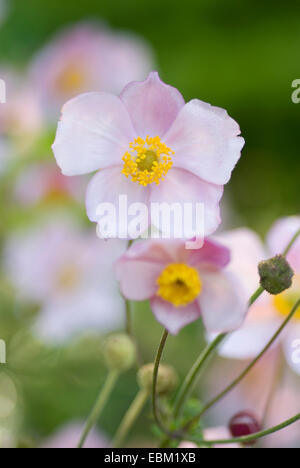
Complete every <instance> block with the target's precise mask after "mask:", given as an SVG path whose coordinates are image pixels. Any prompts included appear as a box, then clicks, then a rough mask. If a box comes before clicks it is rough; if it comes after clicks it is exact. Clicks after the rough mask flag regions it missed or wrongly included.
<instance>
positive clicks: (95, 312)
mask: <svg viewBox="0 0 300 468" xmlns="http://www.w3.org/2000/svg"><path fill="white" fill-rule="evenodd" d="M125 247H126V245H125V244H124V243H123V242H121V241H118V240H112V241H109V242H105V241H101V240H99V239H97V238H96V237H95V236H94V234H93V233H90V232H87V231H84V230H81V229H80V228H79V227H78V225H77V224H75V223H73V222H71V221H70V222H68V221H66V220H64V222H62V220H61V219H59V218H57V219H54V220H52V219H51V220H50V221H48V222H47V223H44V224H42V225H41V226H40V227H36V228H31V229H29V230H26V231H25V230H24V231H21V232H19V233H18V234H15V235H13V236H12V237H11V238H10V240H9V241H8V242H7V245H6V248H5V253H4V261H5V266H6V271H7V274H8V276H9V278H10V280H11V282H12V284H13V285H14V286H15V288H16V289H17V292H18V293H19V295H20V296H21V298H22V299H27V300H31V301H34V302H37V303H39V304H41V311H40V314H39V317H38V319H37V323H36V324H35V330H36V332H37V333H38V334H39V335H40V336H41V337H42V338H44V339H46V340H54V341H60V340H64V339H67V338H69V337H71V336H72V335H74V334H78V333H80V332H83V331H85V330H90V331H92V330H98V331H100V332H103V333H105V332H107V331H109V330H113V329H115V328H118V327H119V326H120V325H121V324H122V321H123V312H124V301H123V299H122V298H121V297H120V295H119V291H118V284H117V282H116V280H115V277H114V272H113V268H112V263H113V262H114V261H115V260H116V259H117V258H118V257H119V256H120V255H121V254H122V253H123V252H124V250H125Z"/></svg>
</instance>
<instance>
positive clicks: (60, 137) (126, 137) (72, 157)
mask: <svg viewBox="0 0 300 468" xmlns="http://www.w3.org/2000/svg"><path fill="white" fill-rule="evenodd" d="M134 137H135V133H134V130H133V127H132V124H131V121H130V118H129V115H128V112H127V111H126V109H125V106H124V105H123V103H122V101H121V100H120V99H119V98H118V97H116V96H113V95H111V94H107V93H87V94H82V95H80V96H78V97H77V98H75V99H72V100H71V101H69V102H68V103H67V104H66V105H65V106H64V107H63V110H62V117H61V121H60V122H59V124H58V129H57V134H56V139H55V142H54V145H53V152H54V155H55V158H56V161H57V164H58V165H59V167H60V168H61V170H62V172H63V174H65V175H78V174H86V173H88V172H92V171H95V170H97V169H100V168H103V167H108V166H111V165H115V164H122V156H123V155H124V153H125V152H126V151H128V148H129V143H130V142H131V141H133V139H134Z"/></svg>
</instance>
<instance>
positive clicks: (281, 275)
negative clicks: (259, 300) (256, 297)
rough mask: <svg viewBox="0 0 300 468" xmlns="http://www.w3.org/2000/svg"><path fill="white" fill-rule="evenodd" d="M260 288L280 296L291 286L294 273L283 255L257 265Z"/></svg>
mask: <svg viewBox="0 0 300 468" xmlns="http://www.w3.org/2000/svg"><path fill="white" fill-rule="evenodd" d="M258 272H259V276H260V284H261V286H262V287H263V288H264V289H265V290H266V291H268V292H269V293H270V294H273V295H276V294H280V293H282V292H283V291H285V290H286V289H289V288H290V287H291V286H292V280H293V276H294V272H293V270H292V269H291V267H290V265H289V263H288V262H287V260H286V258H285V257H284V256H283V255H276V257H273V258H270V259H269V260H265V261H263V262H260V264H259V265H258Z"/></svg>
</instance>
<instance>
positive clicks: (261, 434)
mask: <svg viewBox="0 0 300 468" xmlns="http://www.w3.org/2000/svg"><path fill="white" fill-rule="evenodd" d="M299 420H300V413H298V414H296V416H294V417H293V418H290V419H287V420H286V421H284V422H282V423H281V424H278V426H274V427H271V428H270V429H266V430H265V431H261V432H256V433H255V434H251V435H249V436H243V437H235V438H233V439H225V440H204V441H203V442H201V445H206V446H211V445H224V444H235V443H247V442H253V441H254V440H257V439H261V438H262V437H266V436H267V435H270V434H274V432H278V431H281V430H282V429H285V428H286V427H288V426H290V425H291V424H294V423H296V422H297V421H299Z"/></svg>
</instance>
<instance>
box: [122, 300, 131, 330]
mask: <svg viewBox="0 0 300 468" xmlns="http://www.w3.org/2000/svg"><path fill="white" fill-rule="evenodd" d="M124 300H125V308H126V333H127V335H128V336H130V337H131V338H132V337H133V331H132V320H131V304H130V301H128V300H127V299H125V298H124Z"/></svg>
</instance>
